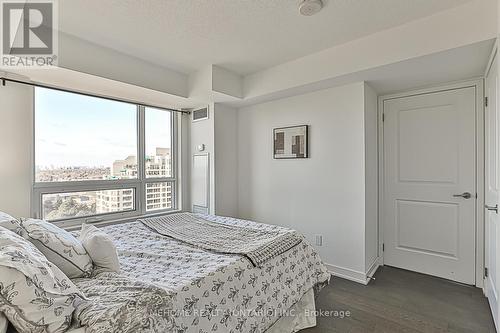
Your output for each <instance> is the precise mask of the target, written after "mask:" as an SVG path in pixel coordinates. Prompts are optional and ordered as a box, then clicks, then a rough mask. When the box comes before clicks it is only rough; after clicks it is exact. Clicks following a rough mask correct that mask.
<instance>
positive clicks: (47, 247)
mask: <svg viewBox="0 0 500 333" xmlns="http://www.w3.org/2000/svg"><path fill="white" fill-rule="evenodd" d="M20 223H21V227H22V236H23V237H24V238H26V239H28V240H29V241H30V242H32V243H33V244H34V245H35V246H36V247H37V248H38V249H39V250H40V252H42V253H43V254H44V255H45V256H46V257H47V259H48V260H49V261H50V262H52V263H53V264H54V265H56V266H57V267H59V269H60V270H61V271H63V273H64V274H66V275H67V276H68V277H69V278H70V279H73V278H77V277H88V276H90V274H91V273H92V269H93V265H92V259H91V258H90V256H89V254H88V253H87V251H86V250H85V248H84V247H83V244H82V243H81V242H80V241H79V240H78V239H77V238H76V237H75V236H73V235H72V234H70V233H69V232H67V231H66V230H64V229H61V228H59V227H57V226H55V225H54V224H52V223H49V222H47V221H43V220H37V219H21V221H20Z"/></svg>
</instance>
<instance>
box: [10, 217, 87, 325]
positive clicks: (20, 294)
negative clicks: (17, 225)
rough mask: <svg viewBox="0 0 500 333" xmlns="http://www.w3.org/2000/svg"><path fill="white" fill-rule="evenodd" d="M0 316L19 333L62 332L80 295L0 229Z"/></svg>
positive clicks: (40, 256) (30, 248) (15, 237)
mask: <svg viewBox="0 0 500 333" xmlns="http://www.w3.org/2000/svg"><path fill="white" fill-rule="evenodd" d="M0 276H1V280H0V294H1V295H2V297H0V313H3V314H4V315H5V317H7V318H8V320H9V321H10V322H11V323H12V325H13V326H14V327H15V328H16V330H17V331H18V332H23V333H24V332H26V333H35V332H47V333H52V332H64V331H66V330H67V329H68V328H69V327H70V325H71V320H72V316H73V312H74V311H75V309H76V307H77V306H79V305H80V304H82V302H84V296H83V294H82V293H81V292H80V291H79V290H78V288H77V287H76V286H75V285H74V284H73V282H71V280H70V279H68V277H67V276H65V275H64V274H63V272H61V271H60V270H59V268H57V267H56V266H55V265H53V264H52V263H50V262H49V261H48V260H47V258H45V257H44V255H43V254H42V253H41V252H40V251H39V250H38V249H37V248H36V247H35V246H34V245H33V244H31V243H30V242H28V241H27V240H26V239H24V238H22V237H21V236H19V235H17V234H15V233H14V232H12V231H10V230H7V229H5V228H2V227H0Z"/></svg>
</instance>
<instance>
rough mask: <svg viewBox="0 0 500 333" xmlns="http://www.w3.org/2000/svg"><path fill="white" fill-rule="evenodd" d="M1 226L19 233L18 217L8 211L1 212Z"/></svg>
mask: <svg viewBox="0 0 500 333" xmlns="http://www.w3.org/2000/svg"><path fill="white" fill-rule="evenodd" d="M0 227H4V228H7V229H9V230H11V231H14V232H16V233H17V232H18V229H19V227H20V224H19V221H18V220H17V219H16V218H14V217H12V216H10V215H9V214H7V213H4V212H0ZM1 332H2V331H0V333H1Z"/></svg>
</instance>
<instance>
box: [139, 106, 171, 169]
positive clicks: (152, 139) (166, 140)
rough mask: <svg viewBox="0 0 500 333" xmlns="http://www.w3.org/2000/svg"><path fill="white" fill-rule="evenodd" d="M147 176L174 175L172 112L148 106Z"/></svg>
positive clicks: (146, 115)
mask: <svg viewBox="0 0 500 333" xmlns="http://www.w3.org/2000/svg"><path fill="white" fill-rule="evenodd" d="M145 118H146V166H145V167H146V178H162V177H172V113H171V112H169V111H165V110H159V109H154V108H146V111H145Z"/></svg>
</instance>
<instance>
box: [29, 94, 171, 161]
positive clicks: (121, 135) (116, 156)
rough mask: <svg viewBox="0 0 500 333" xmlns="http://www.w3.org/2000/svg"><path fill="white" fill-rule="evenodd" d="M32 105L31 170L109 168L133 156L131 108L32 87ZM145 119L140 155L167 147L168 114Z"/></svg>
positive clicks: (133, 116)
mask: <svg viewBox="0 0 500 333" xmlns="http://www.w3.org/2000/svg"><path fill="white" fill-rule="evenodd" d="M35 105H36V110H35V124H36V127H35V146H36V149H35V165H36V168H37V170H50V169H60V168H103V167H104V168H111V167H112V165H113V163H114V162H115V161H116V160H120V159H124V158H126V157H128V156H136V155H137V107H136V105H134V104H128V103H122V102H116V101H111V100H107V99H102V98H97V97H89V96H84V95H79V94H72V93H67V92H61V91H58V90H53V89H46V88H37V89H36V92H35ZM68 109H69V110H68ZM145 118H146V124H145V127H146V133H147V134H146V156H154V154H155V153H156V148H158V147H162V148H171V142H170V141H171V139H170V138H171V114H170V112H168V111H165V110H160V109H153V108H146V115H145Z"/></svg>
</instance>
